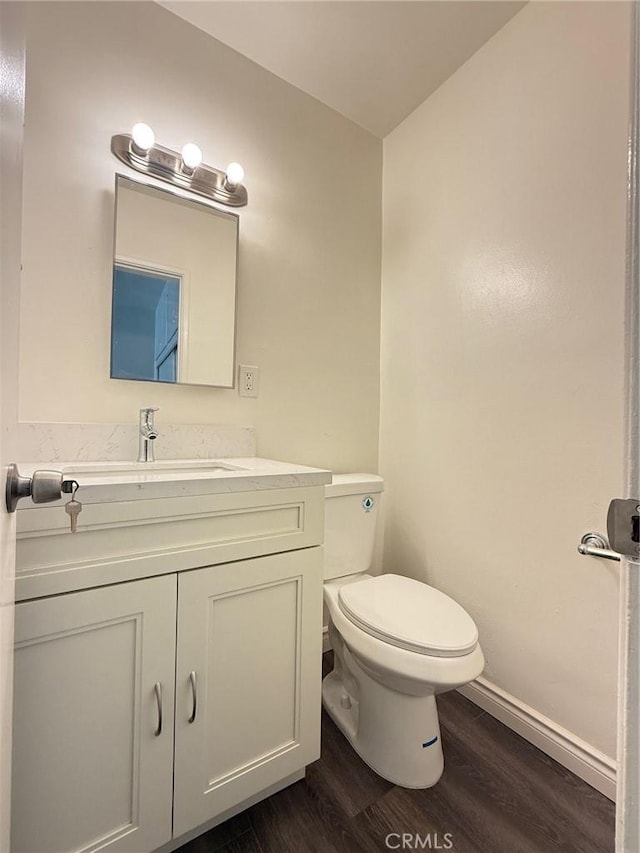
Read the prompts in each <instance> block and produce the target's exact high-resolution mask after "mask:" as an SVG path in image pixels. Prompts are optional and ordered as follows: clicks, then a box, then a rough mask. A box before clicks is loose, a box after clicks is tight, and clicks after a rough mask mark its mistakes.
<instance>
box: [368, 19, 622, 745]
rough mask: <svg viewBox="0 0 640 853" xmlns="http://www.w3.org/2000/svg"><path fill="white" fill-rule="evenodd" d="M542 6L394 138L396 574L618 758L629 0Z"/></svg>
mask: <svg viewBox="0 0 640 853" xmlns="http://www.w3.org/2000/svg"><path fill="white" fill-rule="evenodd" d="M629 8H630V7H629V6H628V5H626V4H618V3H566V4H565V3H530V4H528V5H527V6H526V7H525V8H524V10H523V11H521V12H520V13H519V14H518V15H516V16H515V17H514V18H513V19H512V20H511V21H510V22H509V23H508V24H507V25H506V26H505V27H504V28H503V29H502V30H500V31H499V32H498V33H497V34H496V36H495V37H494V38H493V39H492V40H491V41H489V42H488V43H487V44H486V45H485V46H484V47H483V48H481V49H480V51H479V52H478V53H477V54H475V55H474V56H473V57H472V58H471V59H470V60H469V61H468V62H467V63H466V64H465V65H464V66H463V67H462V68H460V69H459V70H458V71H457V72H456V73H455V74H454V75H453V77H451V78H450V79H449V80H448V81H447V82H446V83H445V84H444V85H443V86H442V87H441V88H440V89H439V90H438V91H437V92H436V93H435V94H434V95H432V96H431V97H430V98H429V99H428V100H427V101H426V102H425V103H424V104H422V105H421V106H420V107H419V108H418V109H417V110H416V111H415V112H414V113H413V114H412V115H411V116H410V117H409V118H407V119H406V120H405V121H404V122H403V123H402V124H401V125H400V126H399V127H398V128H397V129H396V130H395V131H394V132H393V133H391V134H390V135H389V136H388V137H387V138H386V139H385V142H384V179H383V310H382V318H383V321H382V390H381V395H382V415H381V473H382V474H383V475H384V476H385V478H386V494H385V501H386V512H387V529H386V534H385V563H386V565H385V568H386V570H390V569H394V568H396V569H397V570H400V571H402V572H405V573H407V574H409V575H413V576H415V577H418V578H421V579H426V580H427V581H429V582H430V583H433V584H434V585H435V586H437V587H439V588H440V589H442V590H444V591H445V592H447V593H449V594H451V595H452V596H453V597H454V598H456V599H457V600H458V601H460V602H461V603H462V604H463V605H464V606H465V607H466V608H467V609H468V611H469V612H470V613H471V614H472V615H473V617H474V619H475V620H476V622H477V624H478V626H479V630H480V637H481V643H482V647H483V649H484V651H485V655H486V658H487V667H486V671H485V675H486V677H487V678H488V679H489V680H490V681H492V682H494V683H495V684H496V685H497V686H499V687H500V688H502V689H503V690H505V691H507V692H508V693H510V694H512V695H513V696H515V697H516V698H517V699H519V700H520V701H521V702H524V703H525V704H527V705H529V706H531V707H532V708H533V709H534V710H535V711H536V712H539V713H541V714H543V715H545V716H547V717H549V718H550V719H551V720H552V721H553V722H554V723H556V724H557V725H559V726H562V727H564V728H566V729H568V730H569V731H570V732H572V733H574V734H575V735H576V736H577V737H579V738H582V739H583V740H585V741H586V742H587V743H588V744H590V745H592V746H593V747H595V748H596V749H597V750H601V751H602V752H604V753H606V754H608V755H609V756H614V755H615V734H616V724H615V715H616V666H617V633H618V611H617V599H618V570H619V567H618V565H617V564H615V563H610V562H606V561H603V560H597V559H593V558H586V557H581V556H579V555H578V554H577V552H576V546H577V544H578V542H579V540H580V536H581V535H582V534H583V533H585V532H587V531H589V530H603V529H604V528H605V521H606V509H607V504H608V501H609V498H611V497H613V496H615V495H618V494H621V493H622V489H623V443H622V442H623V376H624V361H623V349H624V343H623V330H624V259H625V201H626V188H625V184H626V133H627V115H628V75H629V65H628V52H629V51H628V47H629V32H630V29H629V27H630V11H629Z"/></svg>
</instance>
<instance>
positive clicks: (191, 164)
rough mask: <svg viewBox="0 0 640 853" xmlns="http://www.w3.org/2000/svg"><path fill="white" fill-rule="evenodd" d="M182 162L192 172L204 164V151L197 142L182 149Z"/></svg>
mask: <svg viewBox="0 0 640 853" xmlns="http://www.w3.org/2000/svg"><path fill="white" fill-rule="evenodd" d="M182 162H183V164H184V165H185V166H186V167H187V169H188V170H189V171H190V172H193V170H194V169H196V168H197V167H198V166H199V165H200V163H202V151H201V150H200V149H199V148H198V146H197V145H196V144H195V142H187V144H186V145H184V146H183V148H182Z"/></svg>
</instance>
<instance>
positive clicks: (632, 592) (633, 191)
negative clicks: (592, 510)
mask: <svg viewBox="0 0 640 853" xmlns="http://www.w3.org/2000/svg"><path fill="white" fill-rule="evenodd" d="M631 93H632V104H631V115H632V121H631V140H630V141H631V144H630V154H631V157H630V163H631V174H630V180H629V187H630V198H629V207H628V243H627V271H628V281H627V287H628V299H627V335H628V346H627V354H628V407H627V412H628V415H627V418H628V428H627V455H628V466H627V471H628V475H627V494H626V497H627V498H640V415H639V406H640V325H639V308H640V175H639V172H638V166H639V162H640V15H639V14H638V4H637V3H634V20H633V49H632V85H631ZM620 568H621V578H620V580H621V608H620V670H619V692H618V776H617V826H616V851H617V853H638V851H640V561H636V560H630V559H624V558H623V560H622V563H621V567H620Z"/></svg>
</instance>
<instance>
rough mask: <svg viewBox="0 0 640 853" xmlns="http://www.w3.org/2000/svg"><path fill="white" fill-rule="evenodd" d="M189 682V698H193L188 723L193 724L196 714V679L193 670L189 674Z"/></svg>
mask: <svg viewBox="0 0 640 853" xmlns="http://www.w3.org/2000/svg"><path fill="white" fill-rule="evenodd" d="M189 682H190V684H191V696H192V698H193V710H192V711H191V716H190V717H189V722H190V723H195V721H196V714H197V713H198V678H197V676H196V673H195V670H193V669H192V670H191V672H190V673H189Z"/></svg>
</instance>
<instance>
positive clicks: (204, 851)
mask: <svg viewBox="0 0 640 853" xmlns="http://www.w3.org/2000/svg"><path fill="white" fill-rule="evenodd" d="M325 658H327V655H325ZM326 666H328V667H329V668H330V660H326V661H325V667H326ZM438 708H439V713H440V725H441V729H442V742H443V748H444V755H445V770H444V774H443V776H442V778H441V779H440V781H439V782H438V784H437V785H435V786H434V787H433V788H430V789H427V790H422V791H411V790H407V789H403V788H398V787H397V786H395V785H392V784H391V783H390V782H386V781H385V780H384V779H381V778H380V777H379V776H377V775H376V774H375V773H374V772H373V771H372V770H370V769H369V768H368V767H367V766H366V765H365V764H364V763H363V762H362V761H361V760H360V759H359V758H358V756H357V755H356V754H355V752H354V751H353V750H352V749H351V747H350V746H349V744H348V743H347V741H346V740H345V739H344V737H343V736H342V734H341V733H340V732H339V731H338V729H337V728H336V727H335V725H334V724H333V723H332V721H331V720H330V719H329V718H328V716H327V715H326V714H324V713H323V720H322V757H321V758H320V760H319V761H316V762H315V763H314V764H312V765H310V766H309V767H308V768H307V775H306V777H305V779H303V780H301V781H300V782H297V783H296V784H295V785H291V786H290V787H289V788H286V789H285V790H284V791H281V792H280V793H278V794H275V795H274V796H272V797H270V798H268V799H267V800H263V801H262V802H261V803H258V804H257V805H255V806H253V807H252V808H250V809H247V811H245V812H243V813H242V814H240V815H238V816H237V817H235V818H232V819H231V820H229V821H227V822H226V823H224V824H221V825H220V826H218V827H216V828H215V829H213V830H211V831H210V832H208V833H206V834H205V835H202V836H200V837H199V838H197V839H195V840H194V841H192V842H190V843H189V844H186V845H184V846H183V847H181V848H180V850H179V851H178V853H376V851H388V850H393V849H396V850H403V849H404V850H411V849H414V850H450V851H452V853H556V851H559V853H612V851H613V850H614V819H615V808H614V804H613V803H612V802H610V801H609V800H608V799H607V798H606V797H603V796H602V795H601V794H599V793H598V792H597V791H595V790H594V789H593V788H591V787H590V786H589V785H587V784H586V783H584V782H583V781H582V780H581V779H578V778H577V777H576V776H574V775H573V774H572V773H570V772H569V771H568V770H565V769H564V768H563V767H562V766H560V765H559V764H557V763H556V762H555V761H553V760H552V759H550V758H548V757H547V756H546V755H545V754H544V753H542V752H540V750H538V749H536V747H534V746H531V744H529V743H528V742H527V741H525V740H523V739H522V738H521V737H519V736H518V735H516V734H514V732H512V731H511V730H510V729H508V728H506V727H505V726H503V725H502V724H501V723H499V722H498V721H497V720H495V719H494V718H493V717H491V716H489V715H488V714H486V713H485V712H484V711H481V710H480V709H479V708H478V707H477V706H476V705H474V704H473V703H471V702H469V701H468V700H467V699H465V698H464V697H462V696H460V694H458V693H456V692H455V691H454V692H451V693H446V694H443V695H442V696H439V697H438ZM403 833H407V834H408V836H407V837H406V838H405V841H404V845H405V846H404V847H403V846H402V844H403V841H402V834H403ZM429 845H430V846H429Z"/></svg>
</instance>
